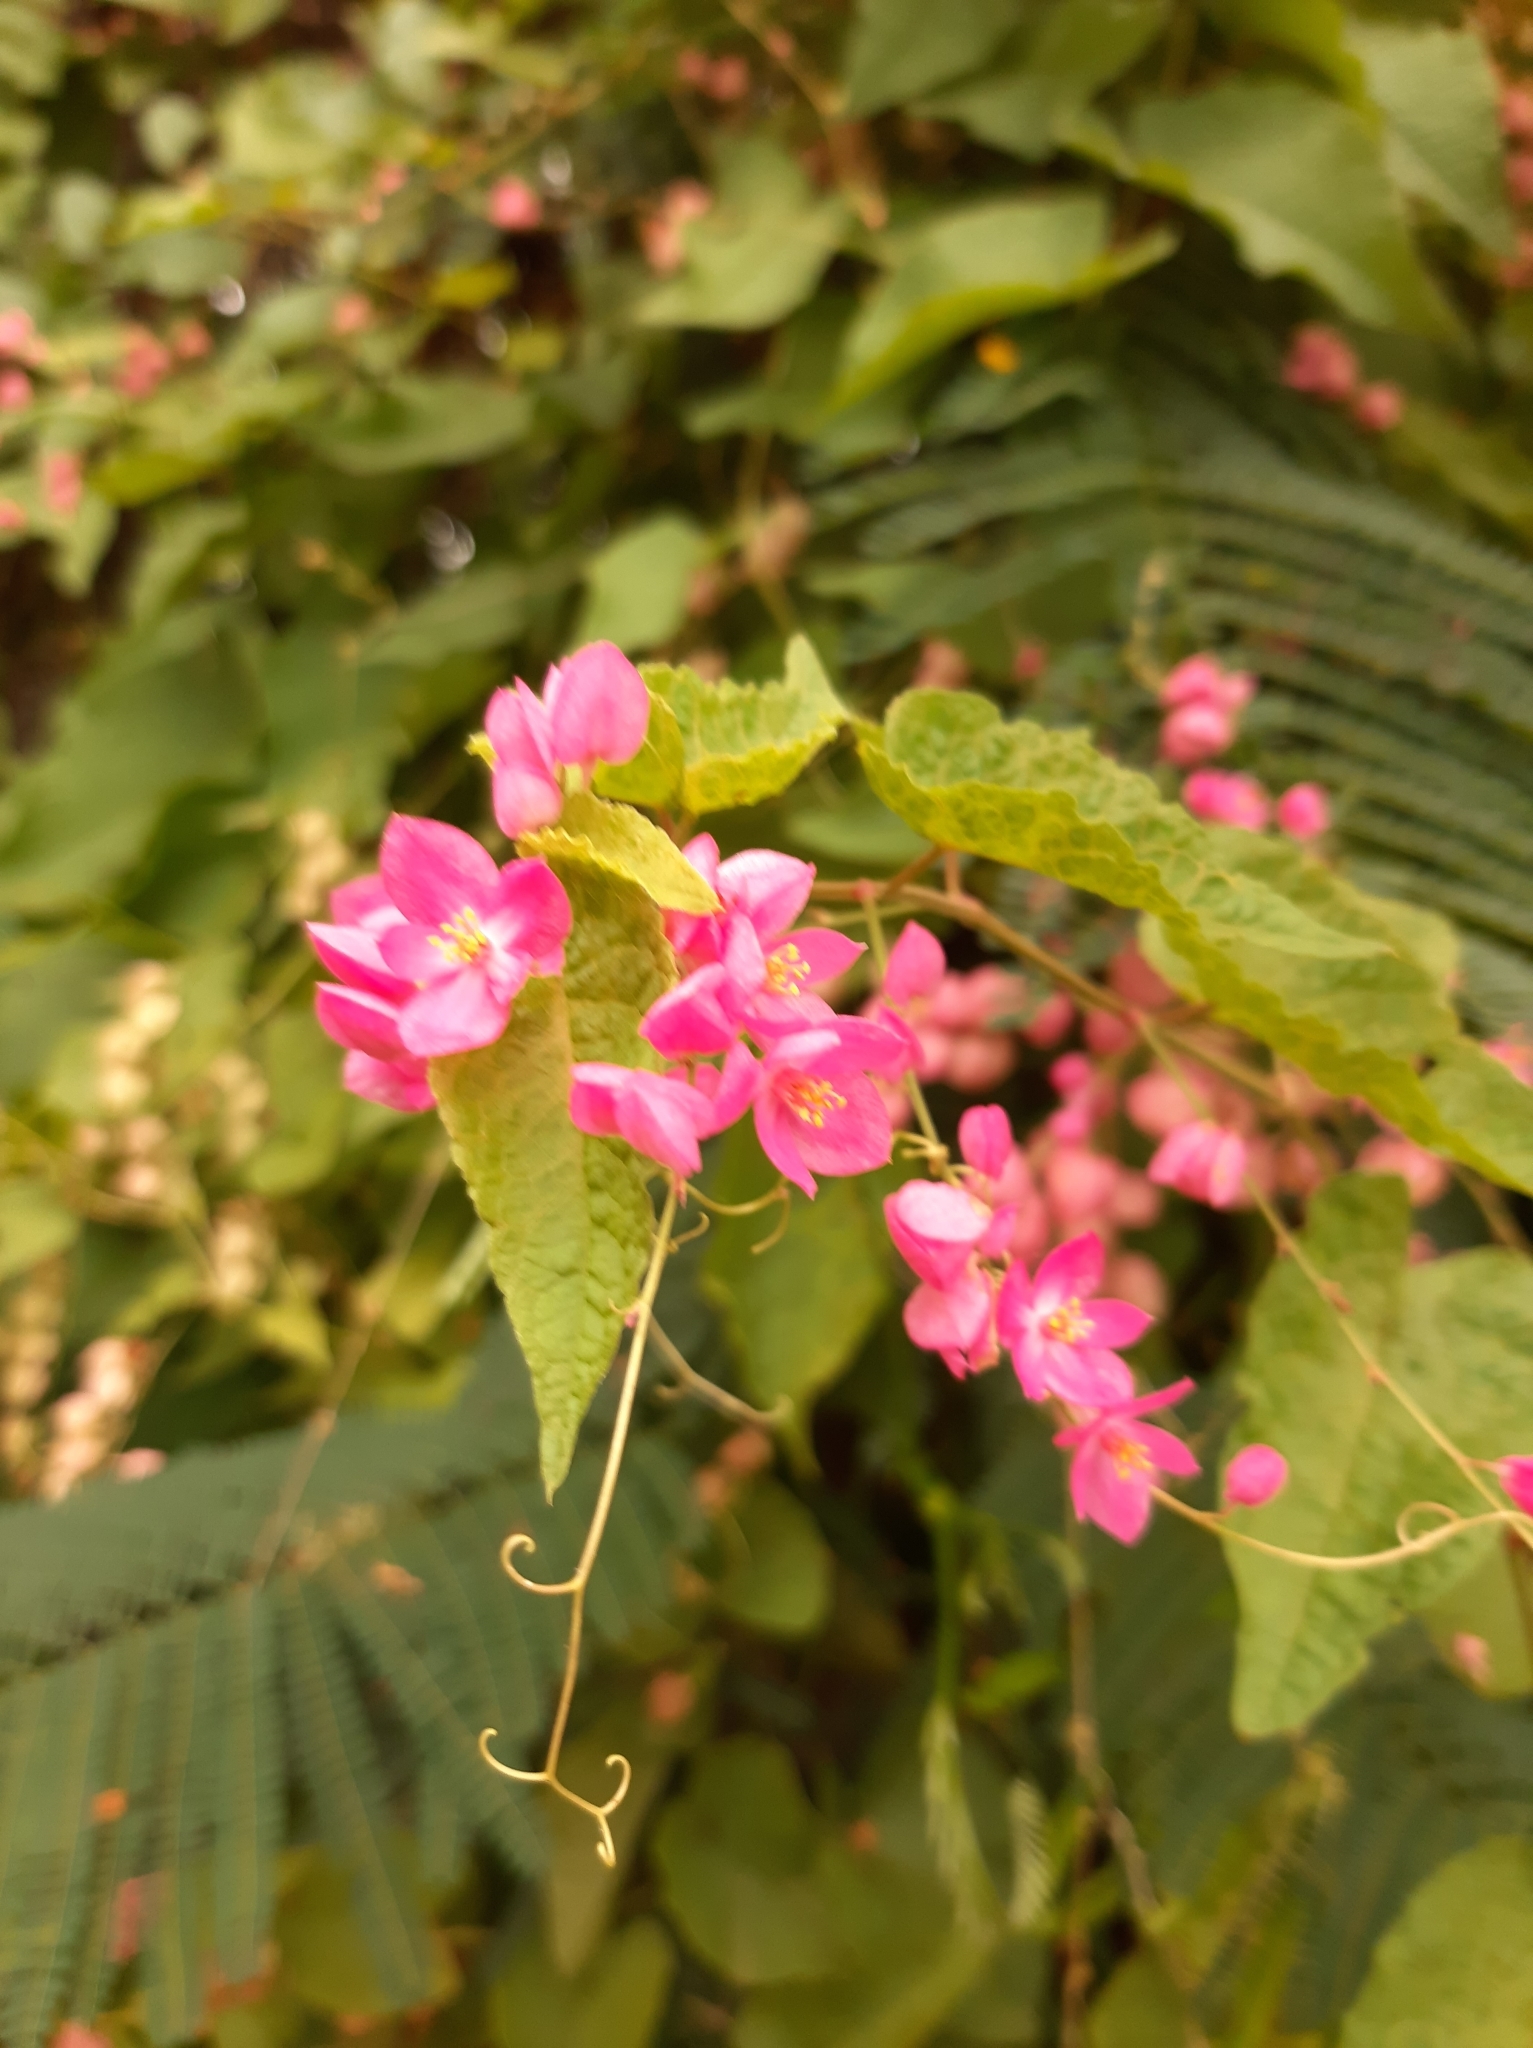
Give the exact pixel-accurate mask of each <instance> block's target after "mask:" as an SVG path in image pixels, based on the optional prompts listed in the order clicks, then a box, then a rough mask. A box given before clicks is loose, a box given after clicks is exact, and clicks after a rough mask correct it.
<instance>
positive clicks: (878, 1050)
mask: <svg viewBox="0 0 1533 2048" xmlns="http://www.w3.org/2000/svg"><path fill="white" fill-rule="evenodd" d="M826 1028H827V1029H828V1030H829V1031H830V1032H832V1033H833V1035H834V1037H835V1040H836V1044H835V1049H834V1050H833V1051H830V1052H827V1053H826V1054H824V1056H823V1057H822V1058H821V1060H820V1062H819V1065H818V1068H817V1071H818V1072H820V1073H824V1074H852V1073H874V1074H882V1075H883V1077H884V1079H885V1080H886V1081H898V1080H899V1079H900V1078H901V1077H902V1076H903V1075H904V1074H905V1072H906V1071H907V1060H908V1057H909V1040H908V1038H907V1037H906V1036H905V1034H904V1033H903V1032H900V1031H894V1030H891V1029H890V1027H889V1026H888V1025H887V1024H880V1023H876V1022H875V1021H874V1020H873V1019H872V1018H871V1017H839V1016H837V1017H832V1019H831V1020H830V1023H829V1024H828V1025H827V1027H826Z"/></svg>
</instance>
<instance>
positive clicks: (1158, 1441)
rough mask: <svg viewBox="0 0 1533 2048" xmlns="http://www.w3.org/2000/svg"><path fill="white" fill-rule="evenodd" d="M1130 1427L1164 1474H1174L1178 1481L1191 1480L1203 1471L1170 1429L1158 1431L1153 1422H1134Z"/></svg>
mask: <svg viewBox="0 0 1533 2048" xmlns="http://www.w3.org/2000/svg"><path fill="white" fill-rule="evenodd" d="M1128 1426H1129V1429H1130V1430H1131V1432H1132V1433H1133V1435H1134V1436H1135V1437H1136V1438H1137V1439H1138V1441H1139V1442H1140V1443H1141V1444H1143V1446H1144V1448H1145V1449H1146V1450H1147V1451H1148V1452H1149V1454H1150V1456H1151V1458H1152V1459H1153V1460H1154V1462H1155V1464H1156V1465H1157V1466H1158V1467H1159V1469H1160V1470H1161V1471H1162V1472H1171V1473H1174V1474H1175V1475H1176V1477H1177V1478H1178V1479H1191V1478H1192V1477H1193V1476H1194V1474H1196V1473H1198V1472H1201V1471H1202V1469H1203V1468H1202V1466H1201V1465H1200V1464H1199V1463H1198V1461H1197V1459H1196V1458H1195V1457H1194V1456H1193V1455H1192V1452H1191V1451H1190V1450H1188V1448H1187V1446H1186V1445H1185V1444H1184V1443H1183V1442H1182V1440H1181V1438H1180V1437H1179V1436H1173V1435H1172V1434H1171V1432H1170V1430H1169V1429H1157V1428H1156V1426H1155V1424H1154V1423H1153V1422H1132V1423H1130V1424H1129V1425H1128Z"/></svg>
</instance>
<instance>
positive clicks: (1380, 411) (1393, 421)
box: [1352, 156, 1533, 434]
mask: <svg viewBox="0 0 1533 2048" xmlns="http://www.w3.org/2000/svg"><path fill="white" fill-rule="evenodd" d="M1527 163H1528V183H1529V188H1530V190H1529V197H1530V198H1533V156H1530V157H1529V158H1528V159H1527ZM1352 417H1353V419H1354V420H1356V422H1357V424H1358V425H1359V426H1360V427H1361V428H1362V430H1363V432H1364V433H1365V434H1387V433H1390V432H1391V431H1392V430H1393V429H1394V428H1395V427H1398V426H1399V424H1400V422H1401V420H1402V419H1404V417H1405V393H1404V392H1403V391H1402V390H1401V389H1400V387H1399V385H1398V384H1365V385H1364V386H1363V388H1362V390H1361V391H1359V392H1358V394H1357V396H1356V398H1354V399H1353V401H1352Z"/></svg>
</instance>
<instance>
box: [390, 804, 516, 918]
mask: <svg viewBox="0 0 1533 2048" xmlns="http://www.w3.org/2000/svg"><path fill="white" fill-rule="evenodd" d="M379 865H380V867H381V869H382V871H383V880H384V886H385V887H386V888H387V890H388V892H389V894H390V896H392V897H393V899H394V901H395V903H397V904H398V906H399V908H400V909H401V910H402V911H403V912H404V914H405V916H406V917H407V918H408V919H409V920H410V922H411V924H424V925H430V926H432V928H433V929H434V928H435V927H436V926H438V925H443V924H446V923H447V922H448V921H449V920H450V919H452V918H454V917H456V916H458V915H459V913H460V912H461V911H463V910H465V909H469V910H475V911H477V910H479V909H481V908H482V907H483V906H484V905H485V904H487V903H489V902H490V901H491V900H492V899H493V897H494V893H495V883H496V876H497V870H496V867H495V863H494V861H493V860H492V859H491V858H490V856H489V854H488V853H486V852H485V850H484V848H483V847H482V846H481V845H480V844H479V841H478V840H477V839H471V838H470V837H469V835H468V834H467V833H466V832H460V831H459V830H458V828H457V826H456V825H444V824H442V823H440V822H439V820H437V819H435V818H405V817H401V816H399V815H398V813H396V814H395V815H394V816H393V817H392V818H390V820H389V822H388V829H387V831H385V833H384V835H383V845H382V848H381V849H380V853H379Z"/></svg>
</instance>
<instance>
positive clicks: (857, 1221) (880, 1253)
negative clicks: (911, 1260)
mask: <svg viewBox="0 0 1533 2048" xmlns="http://www.w3.org/2000/svg"><path fill="white" fill-rule="evenodd" d="M776 1178H777V1176H776V1174H775V1173H774V1172H773V1171H772V1169H771V1168H770V1167H769V1166H768V1165H767V1163H766V1161H765V1159H764V1158H763V1157H762V1154H761V1148H760V1146H759V1145H758V1144H757V1142H756V1137H755V1133H754V1132H753V1131H752V1129H751V1128H750V1126H749V1125H748V1124H744V1123H742V1124H737V1125H736V1126H735V1128H734V1130H733V1131H731V1132H730V1134H729V1137H728V1138H727V1139H726V1141H725V1147H724V1156H723V1160H722V1163H721V1166H720V1170H719V1173H718V1176H717V1178H716V1179H715V1180H714V1181H712V1182H711V1183H710V1187H709V1192H710V1193H711V1194H712V1195H713V1196H714V1198H715V1199H716V1200H718V1201H723V1202H729V1203H739V1202H750V1201H754V1200H755V1199H756V1198H757V1197H758V1196H759V1195H761V1194H764V1193H765V1192H766V1190H767V1189H769V1188H770V1187H771V1186H772V1185H773V1183H774V1182H775V1180H776ZM777 1214H778V1212H777V1211H776V1210H767V1211H765V1212H764V1213H763V1214H762V1215H759V1216H720V1217H718V1218H716V1219H715V1222H714V1226H713V1229H712V1231H711V1232H710V1233H709V1237H708V1243H707V1246H706V1249H705V1252H704V1258H703V1272H702V1279H701V1286H702V1289H703V1292H704V1293H705V1294H706V1295H707V1296H708V1298H709V1300H710V1301H712V1302H713V1303H714V1305H715V1306H716V1307H717V1308H718V1310H719V1312H720V1313H721V1314H722V1316H723V1318H724V1326H725V1329H726V1331H727V1333H728V1336H729V1340H730V1344H731V1346H732V1348H733V1349H734V1351H735V1353H736V1355H737V1356H738V1357H739V1360H740V1363H741V1365H742V1367H743V1369H744V1373H745V1378H746V1382H747V1384H748V1385H749V1387H750V1390H751V1393H752V1395H753V1396H754V1397H755V1399H756V1400H757V1401H759V1402H761V1403H762V1404H763V1405H765V1406H770V1405H771V1404H772V1403H773V1402H775V1401H777V1400H779V1399H780V1398H781V1397H782V1396H783V1395H787V1397H788V1398H789V1399H790V1400H791V1401H793V1402H794V1403H795V1405H803V1404H807V1403H808V1402H810V1401H812V1400H813V1399H814V1397H815V1395H816V1394H818V1393H819V1391H820V1389H821V1388H822V1387H826V1386H829V1385H830V1383H831V1381H832V1380H834V1379H837V1378H839V1377H840V1375H841V1374H842V1373H843V1372H845V1371H846V1369H847V1367H848V1366H849V1365H850V1364H851V1363H852V1360H853V1359H854V1358H855V1357H856V1355H857V1353H858V1351H859V1350H860V1349H861V1348H862V1344H863V1341H864V1339H865V1338H866V1337H867V1335H868V1333H869V1331H870V1330H871V1329H872V1327H873V1325H874V1324H875V1323H876V1322H877V1320H878V1318H879V1316H880V1314H881V1313H882V1312H883V1309H884V1307H885V1306H886V1304H887V1303H888V1300H889V1297H890V1285H889V1273H888V1266H887V1263H886V1254H885V1251H884V1247H883V1243H882V1226H881V1224H880V1225H875V1224H874V1222H873V1220H872V1218H871V1217H870V1216H869V1213H868V1210H867V1207H866V1206H865V1204H864V1201H863V1198H862V1195H861V1193H860V1192H859V1190H858V1189H857V1188H856V1187H855V1186H854V1185H853V1183H852V1182H851V1181H846V1180H827V1181H824V1182H823V1183H822V1184H821V1187H820V1192H819V1195H818V1196H817V1197H816V1199H815V1201H814V1202H813V1204H808V1203H804V1202H798V1201H795V1202H794V1203H793V1206H792V1207H791V1209H790V1210H789V1213H788V1226H787V1229H786V1231H785V1232H784V1234H783V1236H782V1238H781V1240H780V1241H779V1242H778V1243H777V1244H774V1245H773V1246H772V1247H771V1248H770V1249H769V1250H767V1251H764V1252H762V1253H760V1254H759V1255H758V1254H757V1253H756V1251H755V1250H754V1249H753V1247H754V1246H755V1245H757V1244H759V1243H760V1242H761V1241H762V1240H763V1239H764V1238H765V1237H767V1236H768V1235H769V1234H770V1232H771V1230H772V1228H773V1218H774V1217H775V1216H776V1215H777Z"/></svg>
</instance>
